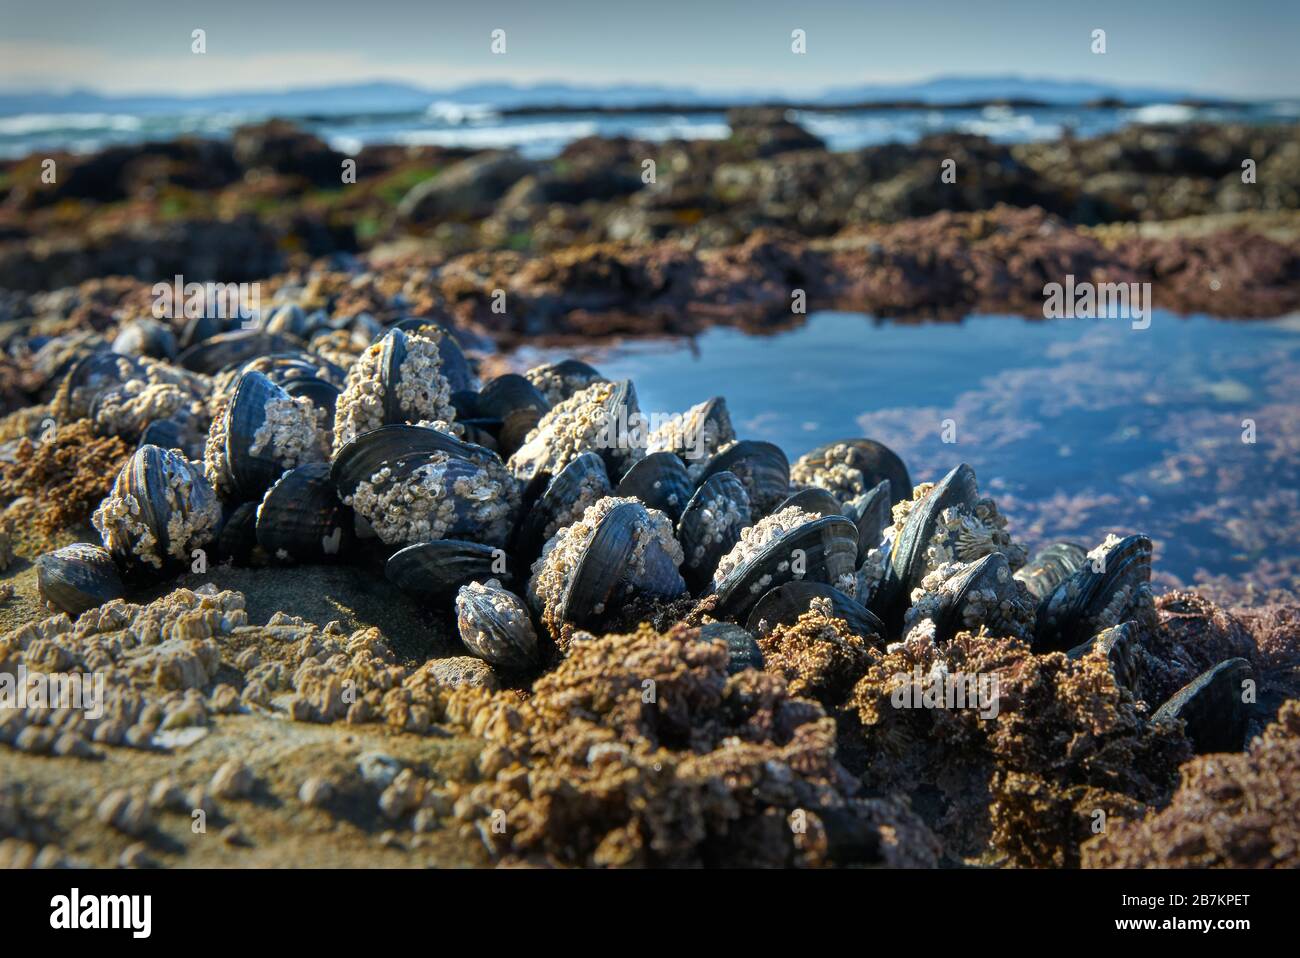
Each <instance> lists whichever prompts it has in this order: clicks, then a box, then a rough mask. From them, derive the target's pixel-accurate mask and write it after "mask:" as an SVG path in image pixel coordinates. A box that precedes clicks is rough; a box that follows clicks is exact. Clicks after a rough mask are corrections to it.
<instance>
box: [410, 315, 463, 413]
mask: <svg viewBox="0 0 1300 958" xmlns="http://www.w3.org/2000/svg"><path fill="white" fill-rule="evenodd" d="M392 328H393V329H400V330H401V331H402V332H404V333H415V334H416V335H418V336H423V337H424V338H425V339H432V340H433V341H434V342H436V343H437V344H438V356H439V357H440V358H441V360H442V367H441V369H440V370H439V371H440V372H441V373H442V376H443V378H444V379H446V380H447V385H448V386H450V387H451V394H452V397H453V399H454V398H455V396H456V394H457V393H474V392H477V391H478V388H479V385H478V377H477V376H476V375H475V374H474V367H473V366H472V365H471V364H470V361H469V360H468V359H467V358H466V357H465V352H464V350H462V349H461V347H460V338H459V337H460V335H461V334H460V333H459V332H458V331H457V330H455V329H454V328H452V327H451V326H449V325H448V324H447V323H445V322H443V321H441V320H437V319H432V318H429V317H426V316H408V317H407V318H406V319H401V320H398V321H397V322H396V323H394V324H393V326H392Z"/></svg>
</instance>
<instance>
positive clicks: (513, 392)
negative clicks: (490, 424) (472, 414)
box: [476, 373, 551, 456]
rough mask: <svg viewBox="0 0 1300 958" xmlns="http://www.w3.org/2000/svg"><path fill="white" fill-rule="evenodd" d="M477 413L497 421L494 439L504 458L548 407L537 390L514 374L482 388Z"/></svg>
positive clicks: (539, 419) (507, 374)
mask: <svg viewBox="0 0 1300 958" xmlns="http://www.w3.org/2000/svg"><path fill="white" fill-rule="evenodd" d="M476 408H477V414H478V415H479V416H482V417H484V418H486V419H495V420H498V421H499V422H500V426H499V428H498V432H497V437H498V439H499V441H500V446H501V450H502V453H503V455H505V456H509V455H510V454H511V453H513V452H514V451H515V450H516V449H518V448H519V447H520V446H521V445H523V441H524V437H525V436H527V435H528V434H529V433H530V432H532V430H533V429H534V428H535V427H536V426H537V423H538V422H539V421H541V418H542V416H544V415H545V414H546V413H547V412H548V411H549V410H550V408H551V404H550V403H548V402H547V401H546V397H545V396H543V395H542V394H541V392H540V391H538V389H537V387H536V386H534V385H533V384H532V383H530V382H529V381H528V380H527V379H525V378H524V377H523V376H520V375H518V374H517V373H506V374H505V375H504V376H498V377H496V378H495V379H493V380H491V381H490V382H488V383H487V384H486V385H484V387H483V389H482V390H481V391H480V392H479V394H478V402H477V405H476Z"/></svg>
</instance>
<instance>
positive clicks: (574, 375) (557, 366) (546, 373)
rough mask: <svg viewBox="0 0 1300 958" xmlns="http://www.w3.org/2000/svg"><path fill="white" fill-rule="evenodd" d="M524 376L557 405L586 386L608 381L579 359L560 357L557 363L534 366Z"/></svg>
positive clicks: (552, 403)
mask: <svg viewBox="0 0 1300 958" xmlns="http://www.w3.org/2000/svg"><path fill="white" fill-rule="evenodd" d="M524 377H525V378H526V379H527V380H528V381H529V382H530V383H532V384H533V385H534V386H536V387H537V388H538V390H539V391H540V392H541V394H542V395H543V396H545V397H546V401H547V402H549V403H550V404H551V405H552V406H558V405H559V404H560V403H562V402H564V400H566V399H569V398H570V397H572V396H573V395H574V394H576V393H579V392H581V391H582V390H584V389H586V388H587V387H588V386H593V385H595V384H596V383H603V382H607V381H608V380H606V379H605V377H604V376H602V375H601V374H600V373H599V372H597V371H596V370H595V369H594V368H592V367H591V366H589V365H587V364H586V363H584V362H582V360H580V359H562V360H560V361H559V362H558V363H547V364H545V365H543V366H534V367H533V368H532V369H530V370H528V371H527V372H526V373H524Z"/></svg>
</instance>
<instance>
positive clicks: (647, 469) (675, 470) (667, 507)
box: [614, 452, 694, 523]
mask: <svg viewBox="0 0 1300 958" xmlns="http://www.w3.org/2000/svg"><path fill="white" fill-rule="evenodd" d="M693 487H694V483H692V482H691V477H690V476H688V475H687V474H686V467H685V466H684V465H682V461H681V459H679V458H678V457H677V456H676V455H675V454H674V453H671V452H652V453H651V454H650V455H648V456H646V457H645V458H643V459H640V460H638V461H637V462H635V463H634V464H633V465H632V468H631V469H629V470H628V471H627V473H626V474H625V475H624V476H623V478H622V479H621V480H619V483H618V486H617V487H616V488H615V489H614V495H616V496H618V497H620V498H626V497H628V496H634V497H636V498H637V499H640V500H641V501H642V502H644V503H645V504H646V506H648V507H649V508H651V509H658V510H659V511H660V512H662V513H663V514H664V515H666V516H667V517H668V518H669V519H671V520H672V521H673V522H674V523H675V522H677V520H678V519H680V518H681V517H682V511H683V510H684V509H685V508H686V503H687V501H688V500H689V499H690V498H691V491H692V489H693Z"/></svg>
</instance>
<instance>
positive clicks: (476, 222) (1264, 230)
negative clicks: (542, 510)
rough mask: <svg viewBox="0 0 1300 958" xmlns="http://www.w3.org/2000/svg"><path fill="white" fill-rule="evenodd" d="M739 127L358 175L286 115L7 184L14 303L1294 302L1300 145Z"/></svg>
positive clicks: (420, 155) (644, 315)
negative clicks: (113, 285) (380, 272)
mask: <svg viewBox="0 0 1300 958" xmlns="http://www.w3.org/2000/svg"><path fill="white" fill-rule="evenodd" d="M730 120H731V124H732V129H733V134H732V136H731V137H730V138H729V139H727V140H722V141H702V140H698V141H669V142H667V143H649V142H640V141H634V140H628V139H589V140H581V141H578V142H575V143H573V144H571V145H570V146H569V147H567V148H566V149H565V150H564V151H563V152H561V154H560V155H559V156H558V157H556V158H555V159H554V160H550V161H532V160H526V159H524V158H522V157H519V156H517V155H515V154H511V153H501V152H495V151H485V152H478V153H470V152H468V151H465V150H452V149H442V148H435V147H420V148H401V147H378V146H375V147H367V148H365V149H363V150H362V151H361V152H360V153H359V154H357V156H356V157H355V158H351V159H349V158H348V157H345V156H344V155H343V154H341V153H338V152H336V151H333V150H331V149H330V148H329V147H328V146H326V145H325V144H324V143H322V142H321V141H320V140H318V139H316V138H315V137H314V136H312V135H310V134H308V133H306V132H303V131H301V130H299V129H297V128H295V127H293V126H291V125H289V124H287V123H285V122H283V121H271V122H268V123H265V124H262V125H258V126H253V127H245V128H241V129H240V130H239V131H237V133H236V134H235V136H234V137H233V139H232V141H231V142H229V143H223V142H213V141H200V140H179V141H175V142H170V143H158V144H142V145H137V146H123V147H114V148H112V149H109V150H106V151H103V152H101V153H98V154H94V155H91V156H57V157H50V158H46V157H39V156H32V157H28V158H27V159H25V160H18V161H12V162H9V163H7V164H5V165H4V166H3V167H0V288H3V289H8V290H20V291H26V292H34V291H41V290H50V289H55V288H59V287H65V286H70V285H76V284H78V283H81V282H83V281H85V280H87V279H92V278H99V277H105V276H136V277H139V278H142V279H146V280H148V279H152V278H153V277H157V276H171V275H175V274H180V275H183V276H185V277H186V278H187V280H192V281H196V282H246V281H265V280H267V279H268V278H269V277H272V276H274V275H277V274H280V273H283V272H291V271H293V270H295V269H301V268H303V266H304V265H305V264H306V263H307V262H308V261H310V260H311V259H312V258H318V257H335V258H336V259H339V261H340V262H342V261H345V260H347V259H348V257H350V256H352V255H354V254H359V253H366V254H369V255H370V257H371V262H373V263H383V264H385V265H386V266H387V265H388V264H403V263H410V264H413V265H416V266H418V267H419V268H421V269H425V270H428V271H430V273H431V276H430V285H432V286H433V287H435V290H436V293H437V294H438V295H440V297H441V298H442V299H443V300H445V301H446V303H447V305H448V307H449V308H450V309H451V310H452V311H453V312H454V313H456V315H457V316H458V318H460V319H462V320H471V319H473V320H477V321H483V322H484V323H486V324H489V325H494V326H495V327H496V331H497V332H500V333H507V334H514V333H523V334H526V335H536V334H537V333H540V332H548V331H556V332H561V333H563V332H569V331H572V332H577V333H584V334H585V333H588V332H590V331H591V326H592V325H593V324H594V325H595V326H597V327H599V326H601V325H602V324H603V325H606V326H608V327H609V330H610V331H618V330H619V329H620V327H621V326H622V325H625V324H628V323H630V324H632V325H635V326H638V328H639V327H641V326H644V327H645V328H647V329H654V328H655V327H656V326H658V327H661V328H663V327H667V326H668V320H666V319H664V318H662V317H659V318H656V314H660V313H663V312H668V311H671V312H675V313H680V312H683V311H684V310H693V311H694V312H695V313H696V314H697V315H698V317H699V318H697V319H695V320H691V321H693V322H705V323H707V322H710V321H713V320H712V319H710V318H709V317H710V316H712V315H713V314H715V313H726V314H734V315H736V316H738V317H759V320H758V321H762V318H764V317H767V318H771V317H774V316H776V315H778V314H780V313H782V312H784V313H787V314H788V313H789V311H790V305H791V290H792V289H794V288H800V289H804V290H805V291H806V293H807V295H808V298H809V302H810V304H825V305H842V306H844V307H846V308H854V309H863V310H867V311H871V312H877V313H881V314H885V315H921V316H926V315H944V314H949V315H952V314H957V313H961V312H964V311H969V310H971V309H986V310H997V309H1006V310H1015V311H1030V312H1033V311H1035V310H1036V308H1037V305H1038V304H1039V303H1040V302H1041V298H1042V285H1043V283H1044V282H1046V281H1048V278H1051V277H1057V276H1059V275H1061V274H1064V273H1066V272H1072V273H1073V274H1074V275H1076V276H1078V277H1084V276H1089V277H1092V278H1093V279H1095V280H1096V281H1099V282H1100V281H1117V282H1128V281H1139V282H1152V283H1153V284H1155V287H1156V288H1155V297H1156V302H1157V303H1158V304H1159V305H1160V306H1162V307H1164V308H1169V309H1173V310H1196V311H1205V312H1210V313H1214V314H1216V315H1227V316H1235V315H1242V316H1252V315H1277V314H1278V313H1281V312H1285V311H1287V310H1290V309H1293V308H1294V307H1295V303H1296V287H1297V278H1298V277H1300V259H1298V258H1297V245H1296V244H1297V235H1300V231H1298V230H1297V221H1296V210H1297V208H1298V207H1300V181H1298V180H1297V178H1296V173H1295V170H1296V168H1297V160H1298V159H1300V135H1298V134H1297V127H1294V126H1287V127H1263V126H1261V127H1250V126H1214V127H1211V126H1167V127H1162V126H1133V127H1129V128H1126V129H1124V130H1122V131H1120V132H1117V133H1114V134H1109V135H1106V136H1102V137H1098V138H1095V139H1088V140H1075V139H1062V140H1059V141H1056V142H1048V143H1030V144H1021V145H1010V146H1008V145H1002V144H997V143H994V142H992V141H990V140H988V139H985V138H982V137H979V136H971V135H957V134H942V135H936V136H932V137H927V138H925V139H923V140H921V141H920V142H918V143H916V144H913V145H897V144H891V145H885V146H879V147H870V148H866V149H862V150H858V151H855V152H848V153H833V152H829V151H827V150H826V149H825V147H824V145H823V144H822V143H821V142H820V141H819V140H817V138H816V137H814V136H812V135H810V134H808V133H807V132H806V131H804V130H802V129H801V128H799V127H798V126H796V125H795V124H793V123H791V122H790V121H789V120H787V119H785V118H784V117H783V116H781V115H780V114H779V113H776V114H774V113H772V112H771V111H736V113H735V114H734V115H732V116H731V117H730ZM46 159H53V160H54V162H55V164H56V170H57V177H56V180H55V182H54V183H44V182H42V175H41V174H42V162H43V161H44V160H46ZM1246 161H1250V162H1252V163H1253V164H1254V172H1253V182H1249V183H1246V182H1243V163H1244V162H1246ZM349 162H351V163H353V164H354V165H355V169H354V170H353V171H352V172H353V173H354V174H355V175H354V176H352V175H351V174H346V175H345V168H347V166H348V163H349ZM948 163H951V164H952V166H951V169H952V171H953V173H954V177H953V178H954V180H955V182H952V183H948V182H944V181H943V180H941V175H942V174H943V172H944V169H945V164H948ZM651 167H653V168H651ZM345 178H346V179H352V180H354V182H345ZM1120 224H1124V225H1122V226H1121V225H1120ZM1157 224H1158V228H1157ZM496 289H504V290H506V291H507V292H508V293H511V294H514V295H513V296H512V302H511V307H510V310H509V318H508V319H497V320H493V319H492V318H490V317H491V314H488V313H486V312H485V310H484V305H483V301H484V299H485V298H486V297H487V296H488V295H490V294H491V292H492V291H493V290H496ZM622 313H628V314H637V318H635V319H627V318H620V317H618V316H616V315H615V314H622ZM5 314H6V315H9V316H11V317H12V316H14V315H15V313H14V311H13V308H12V307H9V308H8V309H7V310H6V311H5ZM688 322H689V321H688Z"/></svg>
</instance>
